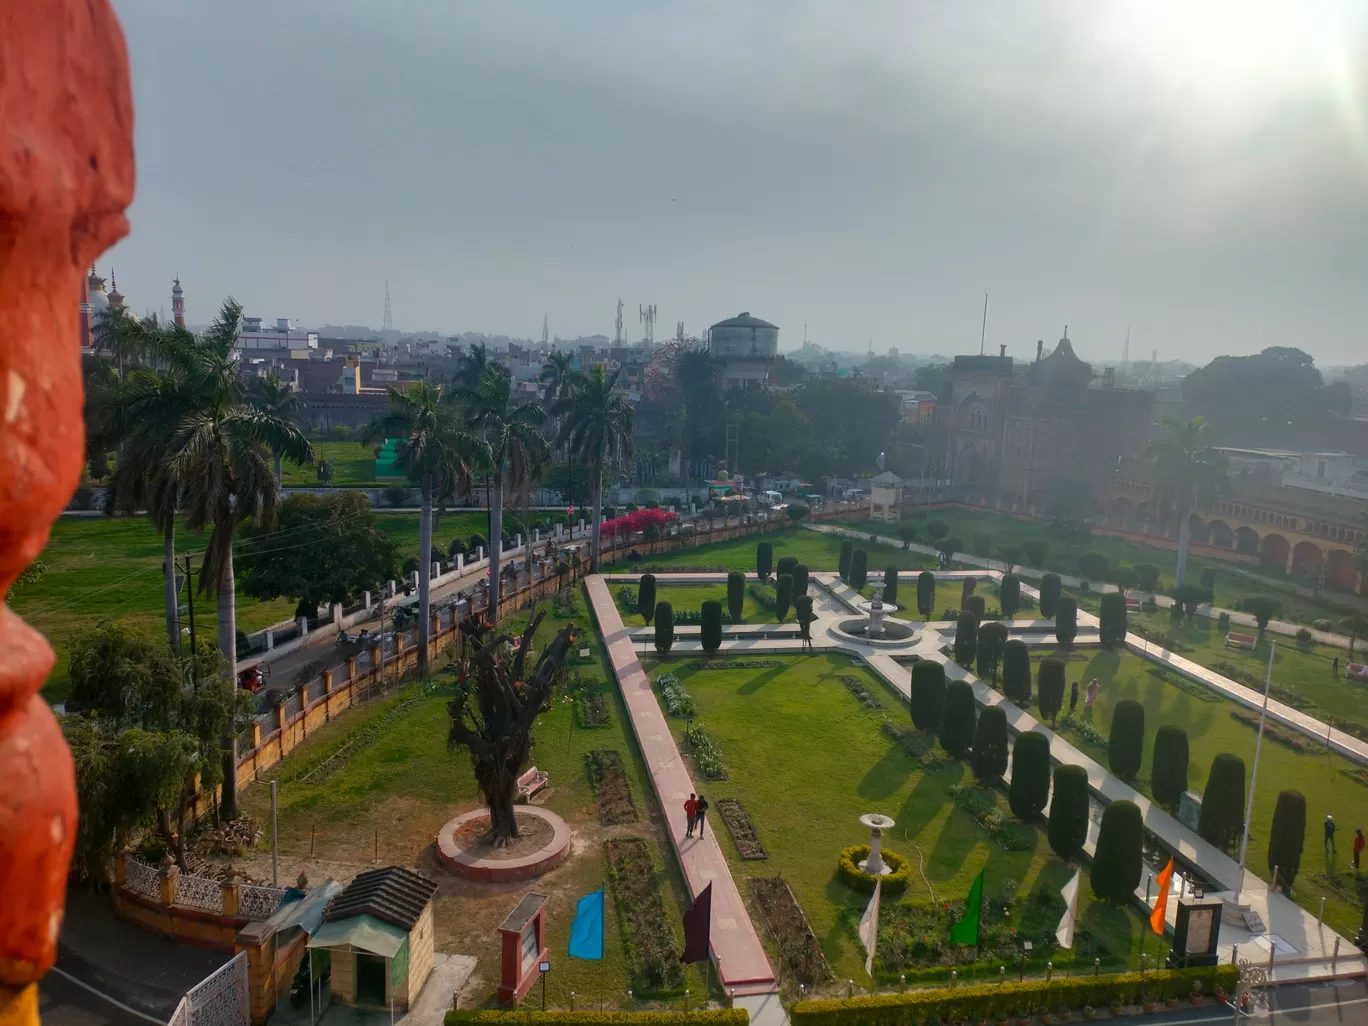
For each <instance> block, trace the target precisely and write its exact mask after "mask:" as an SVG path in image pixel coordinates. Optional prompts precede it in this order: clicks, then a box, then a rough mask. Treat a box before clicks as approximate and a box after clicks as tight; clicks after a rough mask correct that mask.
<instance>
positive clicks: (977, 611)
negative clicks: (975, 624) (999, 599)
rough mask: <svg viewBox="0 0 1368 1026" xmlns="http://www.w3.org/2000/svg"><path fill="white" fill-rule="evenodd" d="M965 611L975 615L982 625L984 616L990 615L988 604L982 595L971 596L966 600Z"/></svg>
mask: <svg viewBox="0 0 1368 1026" xmlns="http://www.w3.org/2000/svg"><path fill="white" fill-rule="evenodd" d="M964 609H965V611H966V612H970V613H973V614H974V616H975V617H976V618H977V619H978V621H979V623H982V622H983V618H984V616H986V615H987V613H988V603H987V602H986V601H985V600H984V598H983V596H982V595H970V596H969V597H968V598H967V599H965V600H964Z"/></svg>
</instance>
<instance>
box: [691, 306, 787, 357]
mask: <svg viewBox="0 0 1368 1026" xmlns="http://www.w3.org/2000/svg"><path fill="white" fill-rule="evenodd" d="M708 348H709V350H710V351H711V353H712V355H713V356H714V357H715V358H718V359H723V360H728V359H730V360H748V359H755V360H769V359H772V358H773V357H774V356H775V354H776V353H778V351H779V329H778V328H777V327H775V326H774V325H773V324H771V323H770V322H769V321H762V320H761V319H760V318H759V317H752V316H751V315H750V314H749V313H747V312H742V313H739V314H737V315H736V316H735V317H731V318H729V319H727V320H725V321H718V322H717V323H716V324H714V325H713V326H712V327H711V328H709V329H708Z"/></svg>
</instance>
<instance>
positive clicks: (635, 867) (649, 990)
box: [603, 837, 684, 997]
mask: <svg viewBox="0 0 1368 1026" xmlns="http://www.w3.org/2000/svg"><path fill="white" fill-rule="evenodd" d="M603 847H604V851H605V852H606V853H607V855H608V879H609V881H610V883H611V885H612V888H613V902H614V904H615V906H616V907H617V910H618V914H619V915H621V916H622V920H623V924H622V925H623V945H622V946H623V949H624V953H625V955H626V957H627V964H628V966H630V967H631V973H632V983H633V990H634V991H635V993H636V994H637V995H638V996H641V997H650V996H656V995H664V994H672V993H678V992H679V991H680V990H681V989H682V988H683V987H684V967H683V966H682V965H681V964H680V961H679V955H680V951H679V946H678V945H677V944H676V943H675V937H674V933H673V931H672V930H671V929H670V922H671V919H670V917H669V916H668V915H667V914H666V912H665V903H664V902H663V901H662V900H661V898H660V883H659V880H658V878H657V874H656V867H655V865H654V864H653V863H652V861H651V850H650V848H649V847H648V846H647V844H646V842H645V841H644V840H643V839H641V838H640V837H622V838H614V839H612V840H609V841H606V842H605V843H604V846H603Z"/></svg>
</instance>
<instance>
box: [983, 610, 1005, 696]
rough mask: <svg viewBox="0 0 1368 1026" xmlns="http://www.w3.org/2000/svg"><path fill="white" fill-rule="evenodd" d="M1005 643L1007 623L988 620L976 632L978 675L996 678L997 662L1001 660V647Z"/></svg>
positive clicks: (985, 677)
mask: <svg viewBox="0 0 1368 1026" xmlns="http://www.w3.org/2000/svg"><path fill="white" fill-rule="evenodd" d="M1006 644H1007V625H1006V624H1005V623H1002V622H1001V621H1000V620H990V621H988V623H985V624H984V625H983V626H982V627H981V628H979V632H978V660H977V668H978V675H979V676H980V677H981V678H984V679H987V678H989V677H991V678H993V680H994V681H996V680H997V679H998V663H1000V662H1001V661H1002V649H1003V647H1004V646H1005V645H1006Z"/></svg>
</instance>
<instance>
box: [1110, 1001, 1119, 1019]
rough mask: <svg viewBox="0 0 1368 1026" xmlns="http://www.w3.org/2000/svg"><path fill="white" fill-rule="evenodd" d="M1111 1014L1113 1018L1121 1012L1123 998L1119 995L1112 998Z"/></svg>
mask: <svg viewBox="0 0 1368 1026" xmlns="http://www.w3.org/2000/svg"><path fill="white" fill-rule="evenodd" d="M1111 1014H1112V1017H1113V1018H1115V1017H1116V1016H1118V1015H1120V1014H1121V999H1120V998H1119V997H1113V998H1112V999H1111Z"/></svg>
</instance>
